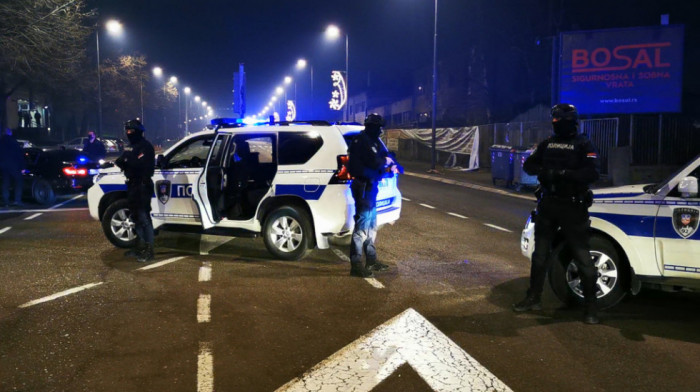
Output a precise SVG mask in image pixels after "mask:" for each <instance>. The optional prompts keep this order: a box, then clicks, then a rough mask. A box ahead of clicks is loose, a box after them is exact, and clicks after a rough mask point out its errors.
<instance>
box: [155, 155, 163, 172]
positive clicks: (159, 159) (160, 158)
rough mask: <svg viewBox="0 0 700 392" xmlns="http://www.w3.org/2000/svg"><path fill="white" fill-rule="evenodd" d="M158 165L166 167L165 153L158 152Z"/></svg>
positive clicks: (161, 167)
mask: <svg viewBox="0 0 700 392" xmlns="http://www.w3.org/2000/svg"><path fill="white" fill-rule="evenodd" d="M156 167H157V168H159V169H163V168H164V167H165V157H164V156H163V154H158V156H157V157H156Z"/></svg>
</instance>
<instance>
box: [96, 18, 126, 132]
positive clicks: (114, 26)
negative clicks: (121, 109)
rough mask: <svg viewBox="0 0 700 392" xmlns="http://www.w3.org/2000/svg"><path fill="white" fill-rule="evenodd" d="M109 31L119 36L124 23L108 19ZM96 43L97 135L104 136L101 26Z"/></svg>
mask: <svg viewBox="0 0 700 392" xmlns="http://www.w3.org/2000/svg"><path fill="white" fill-rule="evenodd" d="M105 28H106V29H107V33H109V34H111V35H114V36H118V35H121V33H122V31H123V27H122V24H121V23H120V22H119V21H117V20H114V19H111V20H108V21H107V22H106V23H105ZM95 45H96V46H97V107H98V110H97V116H98V126H97V136H102V75H100V29H99V26H98V27H97V29H95Z"/></svg>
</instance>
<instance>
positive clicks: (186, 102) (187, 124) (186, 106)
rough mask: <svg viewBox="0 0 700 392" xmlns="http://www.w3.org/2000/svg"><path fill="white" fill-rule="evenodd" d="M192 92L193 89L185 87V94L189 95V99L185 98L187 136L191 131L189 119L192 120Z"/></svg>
mask: <svg viewBox="0 0 700 392" xmlns="http://www.w3.org/2000/svg"><path fill="white" fill-rule="evenodd" d="M191 92H192V89H191V88H189V87H185V95H187V99H185V136H187V135H188V134H189V133H190V132H189V131H190V127H189V122H190V121H189V120H190V115H189V110H188V108H189V103H190V100H189V96H190V93H191Z"/></svg>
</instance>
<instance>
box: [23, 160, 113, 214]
mask: <svg viewBox="0 0 700 392" xmlns="http://www.w3.org/2000/svg"><path fill="white" fill-rule="evenodd" d="M24 157H25V160H26V170H25V171H24V197H25V198H28V199H31V200H33V201H35V202H36V203H39V204H43V205H46V204H51V203H53V202H54V200H55V198H56V196H57V195H63V194H70V193H76V192H84V191H87V189H88V188H89V187H90V186H91V185H92V177H93V176H94V175H95V174H97V169H98V168H99V163H98V162H90V161H89V160H88V159H87V158H86V157H85V156H83V155H82V154H81V153H80V152H79V151H76V150H47V151H44V150H42V149H41V148H37V147H31V148H25V149H24Z"/></svg>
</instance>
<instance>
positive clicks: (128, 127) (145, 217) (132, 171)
mask: <svg viewBox="0 0 700 392" xmlns="http://www.w3.org/2000/svg"><path fill="white" fill-rule="evenodd" d="M124 130H125V131H126V137H127V138H128V139H129V144H130V145H131V150H128V151H124V153H122V155H121V156H120V157H119V158H118V159H117V160H116V161H115V164H116V165H117V166H119V168H121V169H122V170H123V171H124V176H125V177H126V184H127V201H128V206H129V210H130V211H131V219H132V220H133V221H134V230H135V231H136V235H137V240H136V241H137V242H136V248H135V249H133V250H130V251H128V252H126V253H125V255H126V256H132V257H134V256H135V257H136V260H137V261H138V262H141V263H143V262H146V261H150V260H153V257H154V256H153V242H154V238H153V222H152V221H151V195H152V194H153V192H154V191H153V189H154V188H153V180H152V179H151V178H152V177H153V171H154V169H155V151H154V149H153V145H152V144H151V143H150V142H149V141H148V140H146V139H145V138H144V136H143V134H144V132H145V131H146V129H145V128H144V127H143V124H141V122H140V121H139V120H129V121H127V122H126V123H125V124H124Z"/></svg>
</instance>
